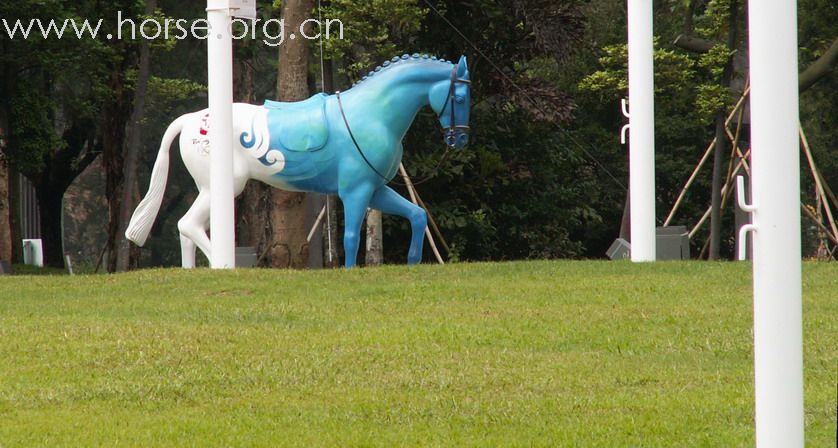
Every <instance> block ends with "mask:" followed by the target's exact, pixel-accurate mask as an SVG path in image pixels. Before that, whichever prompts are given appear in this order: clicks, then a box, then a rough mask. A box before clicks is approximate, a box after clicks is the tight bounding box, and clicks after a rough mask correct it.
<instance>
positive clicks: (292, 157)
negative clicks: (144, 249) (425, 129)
mask: <svg viewBox="0 0 838 448" xmlns="http://www.w3.org/2000/svg"><path fill="white" fill-rule="evenodd" d="M470 104H471V98H470V82H469V71H468V64H467V63H466V58H465V57H461V58H460V61H459V63H457V64H452V63H450V62H446V61H445V60H437V59H436V58H435V57H429V56H424V55H423V56H420V55H418V54H414V55H413V56H408V55H404V56H401V57H394V58H393V59H392V60H391V61H388V62H385V63H384V64H382V65H381V66H379V67H377V68H376V69H375V71H373V72H370V73H369V75H368V76H365V77H364V79H363V80H362V81H361V82H359V83H358V84H356V85H355V86H354V87H352V88H351V89H349V90H347V91H346V92H344V93H337V94H336V95H326V94H324V93H321V94H318V95H314V96H313V97H311V98H309V99H307V100H305V101H300V102H296V103H278V102H274V101H266V102H265V104H264V105H263V106H257V105H251V104H234V105H233V117H234V118H233V122H234V123H233V132H234V134H233V135H234V136H237V138H236V140H237V143H236V144H234V149H233V174H234V179H235V180H234V184H235V192H236V195H238V194H240V193H241V192H242V190H243V189H244V187H245V184H246V183H247V181H248V180H249V179H256V180H259V181H262V182H265V183H266V184H268V185H272V186H274V187H277V188H281V189H284V190H291V191H311V192H317V193H324V194H337V195H338V196H340V198H341V201H342V202H343V207H344V215H345V222H346V228H345V230H344V235H343V244H344V250H345V252H346V267H352V266H354V265H355V259H356V257H357V254H358V240H359V235H360V229H361V224H362V222H363V220H364V217H365V216H366V211H367V208H368V207H372V208H375V209H378V210H380V211H382V212H384V213H390V214H395V215H399V216H403V217H405V218H407V219H409V220H410V225H411V232H412V238H411V241H410V250H409V252H408V255H407V261H408V263H411V264H413V263H418V262H419V261H420V260H421V259H422V244H423V242H424V232H425V227H426V226H427V217H426V215H425V211H424V210H423V209H422V208H420V207H417V206H416V205H414V204H412V203H411V202H409V201H407V200H406V199H404V198H403V197H401V196H400V195H399V194H398V193H396V192H395V191H393V190H392V189H391V188H390V187H388V186H387V183H388V182H389V181H390V180H391V179H392V178H393V177H394V176H395V175H396V172H397V170H398V167H399V164H400V163H401V160H402V153H403V148H402V139H403V138H404V135H405V133H406V132H407V129H408V128H409V127H410V125H411V124H412V123H413V119H414V118H415V117H416V113H417V112H418V111H419V109H420V108H422V107H424V106H426V105H430V106H431V108H432V109H433V110H434V111H435V112H436V113H437V115H438V116H439V122H440V124H441V125H442V127H443V132H444V139H445V142H446V144H447V145H448V146H449V147H452V148H462V147H463V146H465V145H466V143H467V142H468V122H469V110H470ZM210 118H211V117H209V114H208V112H207V110H203V111H200V112H194V113H191V114H186V115H183V116H182V117H180V118H178V119H177V120H175V121H174V122H173V123H172V124H171V125H170V126H169V128H168V129H167V130H166V133H165V135H164V136H163V141H162V143H161V145H160V150H159V153H158V155H157V160H156V161H155V163H154V169H153V170H152V173H151V182H150V186H149V190H148V193H147V194H146V196H145V198H144V199H143V200H142V202H140V204H139V206H138V207H137V209H136V210H135V211H134V215H133V216H132V218H131V222H130V224H129V225H128V229H127V230H126V232H125V236H126V238H128V239H129V240H131V241H133V242H135V243H136V244H138V245H140V246H142V245H143V244H144V243H145V241H146V238H147V237H148V234H149V232H150V231H151V226H152V224H153V223H154V219H155V218H156V216H157V213H158V211H159V210H160V204H161V202H162V199H163V191H164V189H165V188H166V179H167V177H168V169H169V147H170V146H171V144H172V142H173V141H174V139H175V137H176V136H177V135H178V134H180V153H181V157H182V158H183V161H184V164H185V165H186V168H187V169H188V170H189V173H190V174H191V175H192V177H193V178H194V179H195V183H196V184H197V186H198V191H199V194H198V197H197V199H196V200H195V202H194V203H193V204H192V207H191V208H190V209H189V211H188V212H187V213H186V215H184V216H183V218H182V219H181V220H180V221H179V222H178V230H179V231H180V242H181V252H182V257H183V267H185V268H192V267H194V266H195V247H196V245H197V247H198V248H200V249H201V250H202V251H203V252H204V254H205V255H206V256H207V258H209V257H210V240H209V238H208V237H207V227H208V225H209V222H208V221H209V214H210V211H209V209H210V196H209V188H210V177H209V172H210V169H209V163H210V158H209V151H211V149H212V142H211V141H210V140H209V139H208V138H207V136H208V129H209V126H210Z"/></svg>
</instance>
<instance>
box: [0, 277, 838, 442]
mask: <svg viewBox="0 0 838 448" xmlns="http://www.w3.org/2000/svg"><path fill="white" fill-rule="evenodd" d="M750 278H751V275H750V266H749V265H748V264H744V263H707V262H704V263H701V262H692V263H655V264H642V265H637V264H631V263H628V262H519V263H503V264H460V265H449V266H444V267H441V266H428V265H426V266H419V267H414V268H408V267H385V268H380V269H356V270H351V271H345V270H336V271H319V272H294V271H275V270H239V271H227V272H217V271H215V272H214V271H209V270H194V271H183V270H147V271H140V272H134V273H129V274H123V275H111V276H106V275H100V276H75V277H69V276H15V277H6V278H0V446H3V447H7V446H8V447H11V446H31V445H38V446H56V445H64V446H89V445H97V446H98V445H123V446H125V445H127V446H168V445H178V446H244V445H247V446H253V445H258V446H283V445H289V446H394V445H397V446H402V445H408V446H415V445H422V446H427V445H430V446H463V445H480V446H500V445H505V446H509V445H514V446H590V447H624V446H644V447H646V446H648V447H656V446H660V447H680V446H707V447H735V446H753V443H754V434H753V356H752V334H751V328H752V315H751V309H752V307H751V302H752V299H751V290H750ZM804 332H805V333H804V340H805V352H804V356H805V381H806V384H805V392H806V437H807V445H808V446H813V447H832V446H835V433H836V426H835V422H836V395H835V394H836V389H835V387H836V383H838V378H836V375H837V373H836V368H838V265H837V264H834V263H832V264H806V265H805V267H804Z"/></svg>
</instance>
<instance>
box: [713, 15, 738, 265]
mask: <svg viewBox="0 0 838 448" xmlns="http://www.w3.org/2000/svg"><path fill="white" fill-rule="evenodd" d="M738 11H739V2H738V1H737V0H732V1H731V2H730V16H729V19H728V35H727V48H729V49H731V50H732V49H735V48H736V40H737V33H736V26H737V20H738ZM731 79H733V58H732V57H731V58H729V59H728V61H727V64H726V65H725V69H724V73H723V74H722V81H721V82H722V85H723V86H724V87H726V88H729V87H730V82H731ZM725 117H726V113H725V111H724V110H721V111H719V112H718V113H717V114H716V147H715V149H714V151H715V153H714V154H713V185H712V189H713V190H712V203H711V205H710V252H709V254H708V257H707V258H708V259H710V260H718V259H719V258H720V253H721V242H722V210H721V208H722V183H723V182H724V181H725V179H722V176H723V174H722V172H723V171H724V160H725V159H724V157H725V154H726V151H727V150H726V148H727V144H726V143H727V134H726V133H725V130H724V126H725Z"/></svg>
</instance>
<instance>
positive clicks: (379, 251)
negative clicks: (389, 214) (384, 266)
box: [366, 209, 384, 266]
mask: <svg viewBox="0 0 838 448" xmlns="http://www.w3.org/2000/svg"><path fill="white" fill-rule="evenodd" d="M382 232H383V229H382V226H381V212H380V211H378V210H373V209H371V210H370V211H369V213H367V256H366V265H367V266H379V265H381V262H382V260H383V259H384V243H383V238H382Z"/></svg>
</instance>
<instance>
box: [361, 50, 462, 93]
mask: <svg viewBox="0 0 838 448" xmlns="http://www.w3.org/2000/svg"><path fill="white" fill-rule="evenodd" d="M418 61H435V62H439V63H440V64H450V62H448V61H446V60H445V59H437V57H436V56H431V55H428V54H419V53H413V55H408V54H403V55H401V56H398V55H396V56H393V57H392V58H391V59H390V60H389V61H384V62H383V63H382V64H381V65H378V66H376V67H375V68H374V69H373V70H371V71H370V72H369V73H367V74H366V75H364V76H363V77H362V78H361V79H359V80H358V81H355V82H354V83H352V87H355V86H357V85H359V84H361V83H363V82H364V81H366V80H367V79H369V78H372V77H374V76H376V75H378V74H379V73H381V72H384V71H387V69H390V68H393V67H396V66H401V65H404V64H405V63H410V62H418Z"/></svg>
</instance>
